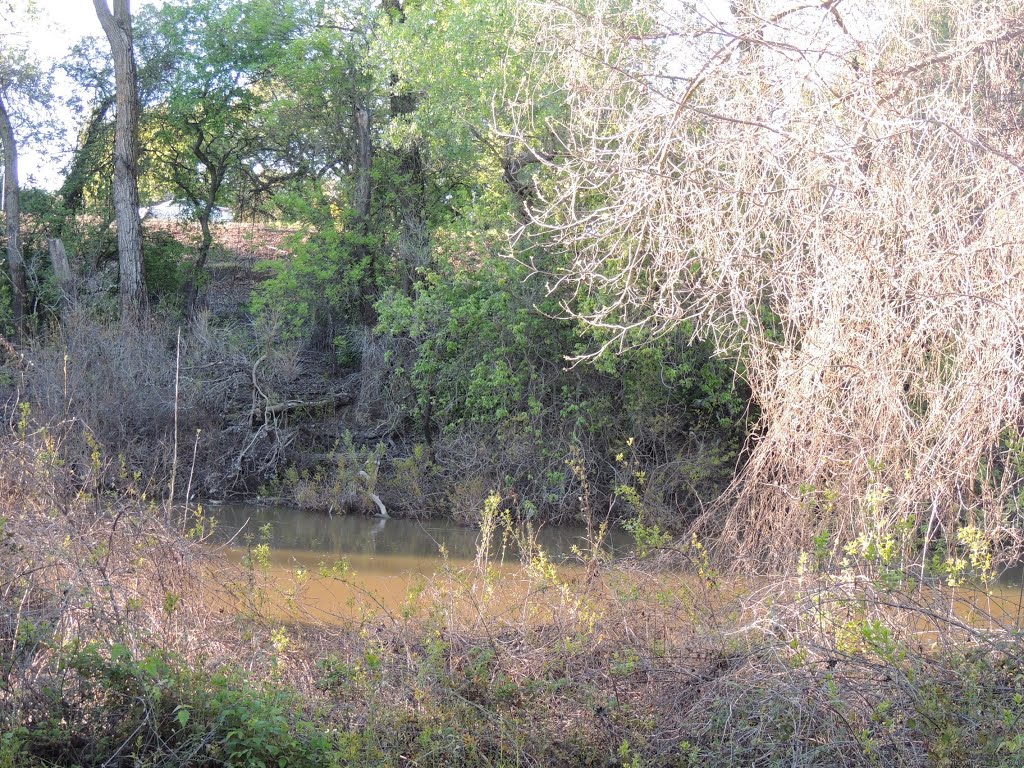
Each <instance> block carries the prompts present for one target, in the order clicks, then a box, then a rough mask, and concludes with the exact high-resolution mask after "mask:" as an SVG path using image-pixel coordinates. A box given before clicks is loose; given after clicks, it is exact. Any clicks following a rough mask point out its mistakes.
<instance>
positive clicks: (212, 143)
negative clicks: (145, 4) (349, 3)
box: [144, 0, 299, 309]
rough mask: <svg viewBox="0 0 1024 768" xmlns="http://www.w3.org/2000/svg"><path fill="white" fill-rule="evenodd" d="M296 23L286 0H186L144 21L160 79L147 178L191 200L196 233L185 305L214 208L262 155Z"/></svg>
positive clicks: (206, 247) (191, 299) (201, 264)
mask: <svg viewBox="0 0 1024 768" xmlns="http://www.w3.org/2000/svg"><path fill="white" fill-rule="evenodd" d="M298 17H299V7H298V6H297V5H296V4H295V3H292V2H290V1H289V0H250V2H245V3H237V2H228V1H227V0H184V2H171V3H166V4H165V5H163V6H162V7H161V8H160V9H159V10H156V11H153V12H151V13H150V14H149V15H147V16H146V17H145V19H144V23H145V24H146V26H147V29H146V33H145V34H146V37H147V54H148V56H149V59H148V61H147V65H148V67H149V68H150V69H151V70H153V71H155V72H158V73H160V74H161V75H162V77H161V78H160V80H159V81H157V82H156V83H155V84H154V87H153V92H152V93H151V94H150V99H151V106H150V122H149V126H148V128H147V137H148V139H149V141H150V146H149V150H150V152H151V157H150V167H149V172H150V173H151V174H153V175H154V176H155V177H156V178H158V179H160V180H162V181H163V182H164V183H166V184H167V185H168V186H169V187H170V188H171V189H173V190H174V192H175V195H176V197H178V198H179V199H181V200H183V201H184V202H185V203H187V204H188V206H189V207H190V208H191V210H192V213H193V215H194V216H195V218H196V220H197V221H198V222H199V225H200V228H201V230H202V240H201V242H200V246H199V252H198V255H197V259H196V262H195V265H194V268H193V275H192V277H191V279H190V280H189V282H188V286H187V288H186V293H187V296H186V299H187V303H188V306H189V308H190V309H191V308H192V307H194V304H195V299H196V293H197V285H198V281H199V279H200V277H201V275H202V272H203V270H204V268H205V265H206V261H207V258H208V256H209V252H210V247H211V245H212V243H213V234H212V231H211V222H212V221H213V219H214V216H215V213H216V210H217V208H218V206H219V205H220V204H221V203H223V202H227V201H230V199H231V195H232V192H233V191H235V190H237V188H238V186H239V184H240V183H241V180H242V179H244V178H250V177H251V176H252V174H251V170H252V167H253V164H254V163H255V162H257V158H258V157H259V156H260V154H261V152H262V151H263V150H264V146H265V143H266V126H265V124H264V111H265V109H266V107H267V104H268V103H269V102H270V101H271V100H272V98H273V92H272V89H271V83H272V81H273V78H274V70H275V67H276V66H277V64H278V63H279V61H280V58H281V52H282V51H283V50H287V48H288V46H289V44H290V43H291V41H292V39H293V38H294V36H295V35H296V32H297V30H298V29H299V25H298V22H299V18H298ZM267 167H273V166H272V165H271V164H270V163H268V164H267Z"/></svg>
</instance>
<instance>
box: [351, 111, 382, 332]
mask: <svg viewBox="0 0 1024 768" xmlns="http://www.w3.org/2000/svg"><path fill="white" fill-rule="evenodd" d="M354 117H355V138H356V188H355V195H354V199H353V201H352V209H353V211H354V213H355V220H354V221H353V222H352V230H353V231H354V232H355V233H356V235H357V236H358V237H359V238H361V241H360V242H359V244H358V245H357V246H356V247H355V252H354V253H353V257H354V258H353V261H354V262H356V263H360V262H363V261H366V270H365V271H364V273H363V279H362V284H361V285H360V286H359V293H360V296H361V301H360V312H361V314H362V316H363V320H364V322H366V323H367V324H368V325H372V324H375V323H376V321H377V316H376V312H375V311H374V307H373V302H374V300H375V299H376V298H377V260H376V257H375V255H374V251H373V249H372V248H370V247H368V246H367V244H366V238H367V237H369V235H370V201H371V195H372V193H373V188H372V181H371V179H372V176H371V174H372V171H373V144H372V142H371V138H370V112H369V110H368V109H367V108H366V105H365V104H362V103H356V105H355V108H354Z"/></svg>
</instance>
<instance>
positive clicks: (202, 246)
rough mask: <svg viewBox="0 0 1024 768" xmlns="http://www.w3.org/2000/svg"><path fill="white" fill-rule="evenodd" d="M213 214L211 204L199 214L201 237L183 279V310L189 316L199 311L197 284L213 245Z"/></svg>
mask: <svg viewBox="0 0 1024 768" xmlns="http://www.w3.org/2000/svg"><path fill="white" fill-rule="evenodd" d="M211 216H213V206H212V205H207V206H206V207H204V208H203V210H202V212H201V213H200V214H199V228H200V229H201V230H202V231H203V239H202V240H201V241H200V243H199V254H198V256H197V258H196V263H195V264H193V265H192V269H191V271H190V272H189V276H188V279H187V280H186V281H185V290H184V292H185V310H186V311H187V312H188V316H189V317H195V316H196V314H197V313H198V312H199V309H200V307H199V284H200V282H202V279H203V274H204V273H205V271H206V260H207V259H208V258H209V256H210V248H211V246H212V245H213V232H212V231H211V230H210V217H211Z"/></svg>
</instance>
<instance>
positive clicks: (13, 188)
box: [0, 94, 27, 334]
mask: <svg viewBox="0 0 1024 768" xmlns="http://www.w3.org/2000/svg"><path fill="white" fill-rule="evenodd" d="M0 144H3V149H4V216H5V218H6V219H7V266H8V269H10V272H11V310H12V313H13V315H14V328H15V331H16V333H18V334H20V333H21V331H22V327H23V326H24V324H25V296H26V294H27V289H26V284H25V261H24V259H22V257H21V243H20V241H19V236H20V230H21V196H20V193H19V189H18V145H17V144H16V143H15V142H14V129H13V128H12V127H11V119H10V115H8V114H7V105H6V104H5V103H4V100H3V95H2V94H0Z"/></svg>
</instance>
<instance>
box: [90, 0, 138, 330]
mask: <svg viewBox="0 0 1024 768" xmlns="http://www.w3.org/2000/svg"><path fill="white" fill-rule="evenodd" d="M113 2H114V6H113V12H111V10H110V8H109V7H108V6H107V0H93V5H94V6H95V7H96V15H97V16H98V17H99V20H100V24H101V25H102V26H103V31H104V33H106V36H107V40H108V41H109V42H110V51H111V54H112V56H113V59H114V79H115V83H116V91H117V115H116V122H115V129H114V131H115V133H114V212H115V214H116V216H117V251H118V257H119V262H120V270H121V277H120V295H121V319H122V320H124V321H127V322H138V321H139V320H141V319H142V317H143V316H144V315H145V313H146V305H147V300H146V283H145V278H144V275H143V271H142V224H141V222H140V220H139V171H138V158H139V115H140V112H141V106H140V102H139V93H138V72H137V67H136V63H135V50H134V48H133V44H132V18H131V8H130V2H129V0H113Z"/></svg>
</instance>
